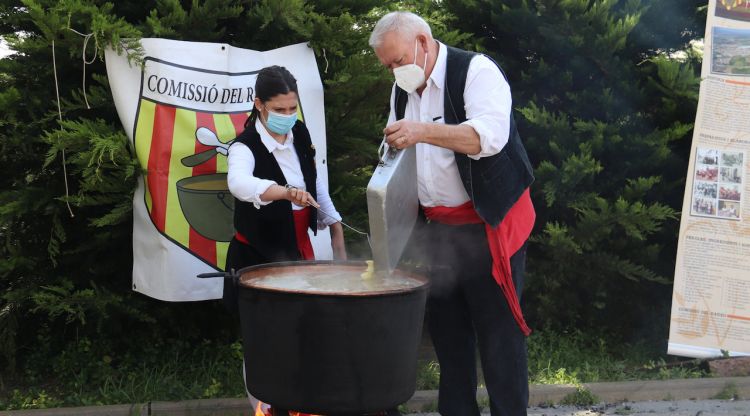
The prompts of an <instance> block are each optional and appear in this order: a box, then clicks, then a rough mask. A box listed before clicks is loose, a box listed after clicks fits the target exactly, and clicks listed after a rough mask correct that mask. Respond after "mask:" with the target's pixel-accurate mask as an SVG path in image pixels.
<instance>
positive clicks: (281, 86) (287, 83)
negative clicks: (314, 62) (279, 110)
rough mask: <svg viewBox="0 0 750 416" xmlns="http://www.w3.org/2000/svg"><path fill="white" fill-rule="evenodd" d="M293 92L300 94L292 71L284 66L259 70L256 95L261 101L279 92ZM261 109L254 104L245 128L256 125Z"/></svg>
mask: <svg viewBox="0 0 750 416" xmlns="http://www.w3.org/2000/svg"><path fill="white" fill-rule="evenodd" d="M290 92H293V93H295V94H298V95H299V92H298V91H297V80H296V79H295V78H294V75H292V73H291V72H289V70H288V69H286V68H284V67H283V66H278V65H273V66H267V67H265V68H263V69H261V70H260V72H258V78H257V79H256V80H255V97H256V98H259V99H260V101H262V102H266V101H268V100H270V99H271V98H273V97H275V96H277V95H279V94H288V93H290ZM258 114H259V111H258V109H257V108H255V105H254V104H253V111H252V112H251V113H250V116H249V117H248V118H247V120H245V128H247V127H248V126H253V125H255V120H257V119H258Z"/></svg>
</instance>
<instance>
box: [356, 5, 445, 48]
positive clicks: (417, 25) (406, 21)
mask: <svg viewBox="0 0 750 416" xmlns="http://www.w3.org/2000/svg"><path fill="white" fill-rule="evenodd" d="M388 32H396V33H398V34H399V35H401V37H403V38H414V37H416V36H417V35H418V34H420V33H426V34H427V35H429V36H430V38H432V30H430V25H428V24H427V22H425V21H424V19H422V18H421V17H419V16H417V15H416V14H414V13H411V12H390V13H388V14H386V15H385V16H383V17H381V18H380V20H378V23H377V24H376V25H375V28H374V29H373V30H372V34H371V35H370V47H371V48H373V49H377V48H379V47H380V45H382V44H383V37H384V36H385V34H386V33H388Z"/></svg>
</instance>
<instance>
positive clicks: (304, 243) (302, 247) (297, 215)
mask: <svg viewBox="0 0 750 416" xmlns="http://www.w3.org/2000/svg"><path fill="white" fill-rule="evenodd" d="M310 209H311V208H310V207H305V208H303V209H295V210H292V213H293V215H294V234H295V236H296V237H297V250H299V254H300V258H301V259H302V260H315V253H314V252H313V248H312V243H311V242H310V235H309V234H308V233H307V228H308V226H309V225H310ZM234 238H236V239H237V241H239V242H240V243H243V244H250V242H249V241H248V239H247V237H245V236H244V235H242V234H240V233H239V232H235V234H234Z"/></svg>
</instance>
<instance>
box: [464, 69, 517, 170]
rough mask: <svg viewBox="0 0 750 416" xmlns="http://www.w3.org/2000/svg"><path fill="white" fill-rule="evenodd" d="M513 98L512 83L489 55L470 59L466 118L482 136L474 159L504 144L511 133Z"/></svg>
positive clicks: (466, 94) (466, 90)
mask: <svg viewBox="0 0 750 416" xmlns="http://www.w3.org/2000/svg"><path fill="white" fill-rule="evenodd" d="M511 105H512V99H511V95H510V85H508V82H507V81H506V80H505V77H504V76H503V74H502V73H501V72H500V69H499V68H498V67H497V66H496V65H495V64H494V63H493V62H492V61H491V60H490V59H489V58H487V57H486V56H484V55H478V56H476V57H475V58H474V59H472V60H471V63H470V65H469V71H468V73H467V75H466V87H465V88H464V108H465V109H466V119H467V121H465V122H463V123H462V124H465V125H468V126H471V127H472V128H473V129H474V131H476V132H477V134H478V135H479V142H480V143H479V144H480V151H479V153H477V154H475V155H468V156H469V157H470V158H472V159H475V160H476V159H480V158H483V157H487V156H492V155H495V154H497V153H500V151H501V150H502V149H503V147H505V144H506V143H507V142H508V134H509V132H510V112H511Z"/></svg>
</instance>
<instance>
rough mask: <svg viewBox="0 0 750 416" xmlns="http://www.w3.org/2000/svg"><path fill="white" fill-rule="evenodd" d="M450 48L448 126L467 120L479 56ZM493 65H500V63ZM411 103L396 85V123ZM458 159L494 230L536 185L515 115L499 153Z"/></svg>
mask: <svg viewBox="0 0 750 416" xmlns="http://www.w3.org/2000/svg"><path fill="white" fill-rule="evenodd" d="M447 49H448V54H447V57H446V68H445V103H444V105H443V111H444V113H445V114H444V116H443V117H444V119H445V124H460V123H463V122H464V121H466V109H465V108H464V88H465V86H466V74H467V73H468V71H469V64H470V63H471V59H472V58H473V57H474V56H475V55H476V54H475V53H473V52H468V51H464V50H461V49H458V48H453V47H450V46H448V47H447ZM490 60H492V59H491V58H490ZM493 62H494V61H493ZM494 63H495V65H497V62H494ZM497 67H498V69H500V73H502V74H503V77H505V79H506V81H507V79H508V77H506V76H505V72H503V70H502V68H500V66H499V65H497ZM408 100H409V95H408V94H407V93H406V91H404V90H402V89H401V88H399V87H398V86H396V92H395V98H394V108H395V110H396V119H397V120H401V119H402V118H404V113H405V111H406V102H407V101H408ZM455 157H456V165H457V166H458V173H459V175H460V176H461V181H462V182H463V184H464V188H466V193H467V194H469V198H471V201H472V202H473V203H474V208H475V209H476V211H477V214H479V216H480V217H481V218H482V220H484V221H485V222H486V223H488V224H490V225H491V226H493V227H495V226H497V225H498V224H500V222H501V221H502V220H503V218H505V214H507V213H508V210H509V209H510V208H511V207H512V206H513V204H515V203H516V201H517V200H518V198H519V197H520V196H521V194H522V193H523V192H524V191H525V190H526V188H528V187H529V185H531V183H532V182H534V175H533V173H532V168H531V163H530V162H529V157H528V156H527V155H526V149H525V148H524V147H523V143H521V136H520V135H519V134H518V129H517V128H516V122H515V120H514V119H513V113H512V112H511V116H510V135H509V137H508V143H507V144H506V145H505V147H503V149H502V150H501V151H500V153H498V154H496V155H493V156H489V157H483V158H480V159H479V160H474V159H471V158H470V157H468V156H466V155H465V154H463V153H458V152H456V153H455Z"/></svg>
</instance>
